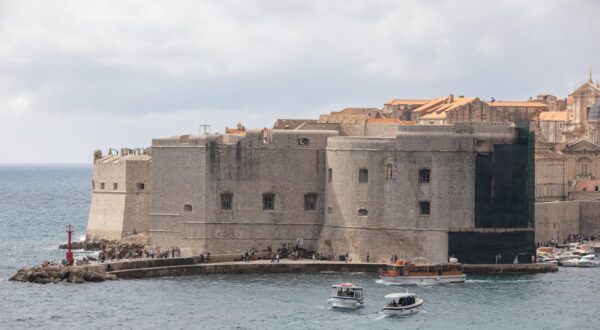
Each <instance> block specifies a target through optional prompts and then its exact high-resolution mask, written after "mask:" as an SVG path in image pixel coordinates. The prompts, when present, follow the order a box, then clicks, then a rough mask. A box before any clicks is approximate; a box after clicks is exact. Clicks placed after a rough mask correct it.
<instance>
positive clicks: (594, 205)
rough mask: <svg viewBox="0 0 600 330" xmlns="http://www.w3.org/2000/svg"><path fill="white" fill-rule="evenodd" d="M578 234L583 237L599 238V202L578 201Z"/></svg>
mask: <svg viewBox="0 0 600 330" xmlns="http://www.w3.org/2000/svg"><path fill="white" fill-rule="evenodd" d="M579 205H580V206H581V208H580V212H579V214H580V220H579V221H580V227H579V228H580V233H581V235H583V236H600V202H599V201H580V202H579Z"/></svg>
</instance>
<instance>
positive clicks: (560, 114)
mask: <svg viewBox="0 0 600 330" xmlns="http://www.w3.org/2000/svg"><path fill="white" fill-rule="evenodd" d="M568 119H569V114H568V113H567V112H566V111H545V112H541V113H540V121H567V120H568Z"/></svg>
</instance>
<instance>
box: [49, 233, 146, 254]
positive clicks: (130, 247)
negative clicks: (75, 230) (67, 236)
mask: <svg viewBox="0 0 600 330" xmlns="http://www.w3.org/2000/svg"><path fill="white" fill-rule="evenodd" d="M148 245H149V239H148V234H146V233H139V234H135V235H131V236H127V237H124V238H122V239H120V240H118V241H107V240H97V241H83V242H72V243H71V248H72V249H74V250H81V249H83V250H86V251H102V250H106V254H107V256H106V257H107V258H109V259H110V258H112V257H113V256H115V257H118V258H129V257H134V256H136V254H141V253H142V251H143V250H144V249H145V248H146V247H147V246H148ZM58 248H59V249H66V248H67V244H66V243H65V244H61V245H59V247H58Z"/></svg>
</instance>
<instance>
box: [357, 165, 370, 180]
mask: <svg viewBox="0 0 600 330" xmlns="http://www.w3.org/2000/svg"><path fill="white" fill-rule="evenodd" d="M358 182H359V183H364V182H369V170H367V169H366V168H361V169H359V170H358Z"/></svg>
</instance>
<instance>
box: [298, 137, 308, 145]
mask: <svg viewBox="0 0 600 330" xmlns="http://www.w3.org/2000/svg"><path fill="white" fill-rule="evenodd" d="M298 144H299V145H301V146H307V145H309V144H310V139H309V138H307V137H301V138H298Z"/></svg>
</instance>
